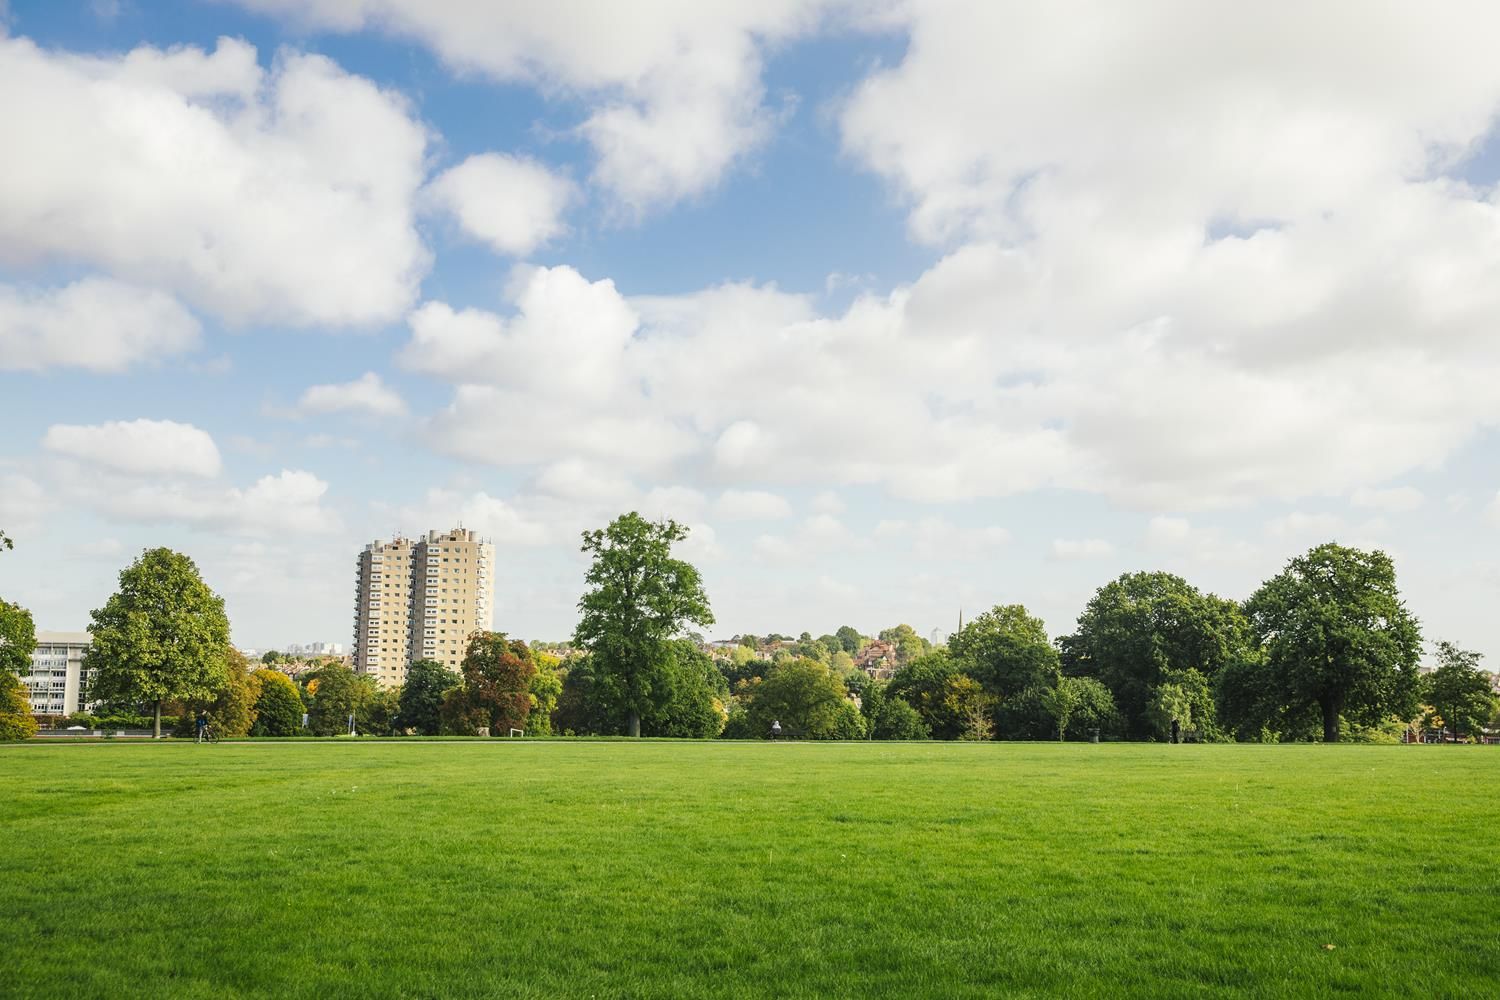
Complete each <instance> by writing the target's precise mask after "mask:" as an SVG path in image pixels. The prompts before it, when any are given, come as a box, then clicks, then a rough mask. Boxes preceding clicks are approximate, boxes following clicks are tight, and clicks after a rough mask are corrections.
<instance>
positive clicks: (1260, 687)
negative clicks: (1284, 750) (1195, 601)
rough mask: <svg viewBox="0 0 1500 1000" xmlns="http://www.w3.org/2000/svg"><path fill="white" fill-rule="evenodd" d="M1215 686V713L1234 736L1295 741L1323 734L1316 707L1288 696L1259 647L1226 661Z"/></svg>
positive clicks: (1314, 737)
mask: <svg viewBox="0 0 1500 1000" xmlns="http://www.w3.org/2000/svg"><path fill="white" fill-rule="evenodd" d="M1213 687H1214V691H1213V697H1214V714H1215V716H1216V718H1217V720H1218V724H1219V726H1220V727H1221V728H1222V729H1223V730H1224V732H1225V733H1226V734H1228V735H1229V736H1230V737H1231V738H1233V739H1236V740H1242V741H1248V742H1255V743H1260V742H1271V743H1292V742H1303V741H1307V740H1315V739H1318V738H1319V737H1320V736H1321V734H1322V726H1323V721H1322V717H1321V715H1320V714H1319V712H1318V709H1317V706H1315V705H1313V704H1311V703H1307V702H1302V701H1296V702H1293V701H1291V700H1290V699H1288V697H1287V696H1286V694H1285V692H1284V691H1283V690H1282V686H1281V684H1280V682H1279V681H1278V680H1277V678H1276V675H1275V674H1274V673H1273V672H1272V670H1271V666H1270V664H1268V663H1267V662H1266V659H1265V656H1264V655H1263V654H1262V653H1261V652H1260V651H1259V650H1253V651H1247V652H1246V653H1245V654H1244V655H1242V656H1240V657H1237V658H1236V659H1233V660H1230V661H1229V662H1228V663H1226V664H1224V666H1223V667H1221V668H1220V669H1219V673H1218V676H1216V677H1215V678H1214V685H1213Z"/></svg>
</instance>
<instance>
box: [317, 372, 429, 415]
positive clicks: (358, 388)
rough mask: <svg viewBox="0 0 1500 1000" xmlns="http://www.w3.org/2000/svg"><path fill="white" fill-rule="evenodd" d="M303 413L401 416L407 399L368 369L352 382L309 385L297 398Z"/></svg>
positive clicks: (404, 410) (403, 413)
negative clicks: (353, 413)
mask: <svg viewBox="0 0 1500 1000" xmlns="http://www.w3.org/2000/svg"><path fill="white" fill-rule="evenodd" d="M297 409H298V410H300V411H301V412H303V413H345V412H355V413H368V414H371V415H373V416H377V417H400V416H404V415H405V414H406V403H405V402H404V401H403V400H402V399H401V397H400V396H399V395H398V394H397V393H396V391H395V390H394V389H391V388H390V387H389V386H387V385H386V384H385V382H384V381H382V380H381V378H380V376H379V375H377V374H376V373H374V372H365V373H364V374H363V375H361V376H360V377H359V378H357V379H355V380H354V381H352V382H344V383H335V384H331V385H314V386H309V387H308V388H307V390H306V391H305V392H303V393H302V398H301V399H300V400H299V401H298V402H297Z"/></svg>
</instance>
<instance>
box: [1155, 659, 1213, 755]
mask: <svg viewBox="0 0 1500 1000" xmlns="http://www.w3.org/2000/svg"><path fill="white" fill-rule="evenodd" d="M1146 721H1147V722H1148V723H1149V724H1150V726H1151V735H1153V736H1155V737H1156V738H1158V739H1169V738H1170V737H1171V734H1172V723H1173V722H1174V721H1175V722H1177V724H1178V725H1179V726H1180V727H1181V728H1182V729H1184V730H1187V729H1195V730H1197V731H1198V733H1199V734H1200V735H1201V736H1202V738H1204V739H1213V738H1217V736H1218V727H1217V725H1216V724H1215V722H1214V699H1213V694H1212V693H1211V692H1210V691H1209V687H1208V678H1207V677H1204V676H1203V675H1202V674H1201V673H1199V672H1198V671H1196V670H1164V671H1162V675H1161V681H1160V682H1158V683H1157V684H1156V685H1155V686H1154V687H1152V689H1151V698H1150V700H1149V701H1148V702H1147V703H1146Z"/></svg>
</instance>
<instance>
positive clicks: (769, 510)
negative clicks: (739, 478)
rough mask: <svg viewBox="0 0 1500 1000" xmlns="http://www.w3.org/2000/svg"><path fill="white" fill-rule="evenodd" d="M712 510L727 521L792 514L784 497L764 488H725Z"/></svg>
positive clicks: (771, 518) (773, 518) (777, 517)
mask: <svg viewBox="0 0 1500 1000" xmlns="http://www.w3.org/2000/svg"><path fill="white" fill-rule="evenodd" d="M714 512H715V513H716V514H718V516H719V517H721V518H724V519H726V520H729V521H775V520H779V519H781V518H784V517H791V516H792V505H791V504H789V503H787V502H786V498H785V497H782V496H780V495H779V494H776V493H767V492H766V491H765V490H725V491H724V492H723V493H721V494H719V499H718V501H717V502H716V503H715V504H714Z"/></svg>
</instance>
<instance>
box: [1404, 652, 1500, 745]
mask: <svg viewBox="0 0 1500 1000" xmlns="http://www.w3.org/2000/svg"><path fill="white" fill-rule="evenodd" d="M1480 659H1481V657H1480V655H1479V654H1478V653H1475V652H1473V651H1471V650H1467V649H1459V648H1458V647H1457V646H1455V645H1453V643H1451V642H1440V643H1438V666H1437V669H1436V670H1434V671H1433V672H1432V673H1430V674H1428V675H1427V676H1426V677H1424V678H1422V682H1423V683H1422V692H1423V694H1424V695H1425V697H1426V699H1427V703H1428V704H1429V705H1431V706H1432V707H1433V710H1434V711H1436V712H1437V714H1438V716H1439V717H1440V718H1441V719H1442V720H1443V725H1445V726H1446V727H1447V728H1449V729H1451V730H1453V731H1454V733H1455V734H1457V735H1459V736H1473V735H1474V734H1475V733H1476V732H1478V731H1479V730H1480V729H1481V728H1482V727H1484V726H1485V725H1487V724H1488V723H1489V721H1490V719H1491V717H1493V716H1494V714H1495V710H1496V698H1495V695H1494V693H1493V692H1492V691H1491V690H1490V680H1489V677H1488V676H1487V675H1485V674H1484V673H1481V672H1480V670H1479V661H1480Z"/></svg>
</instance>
